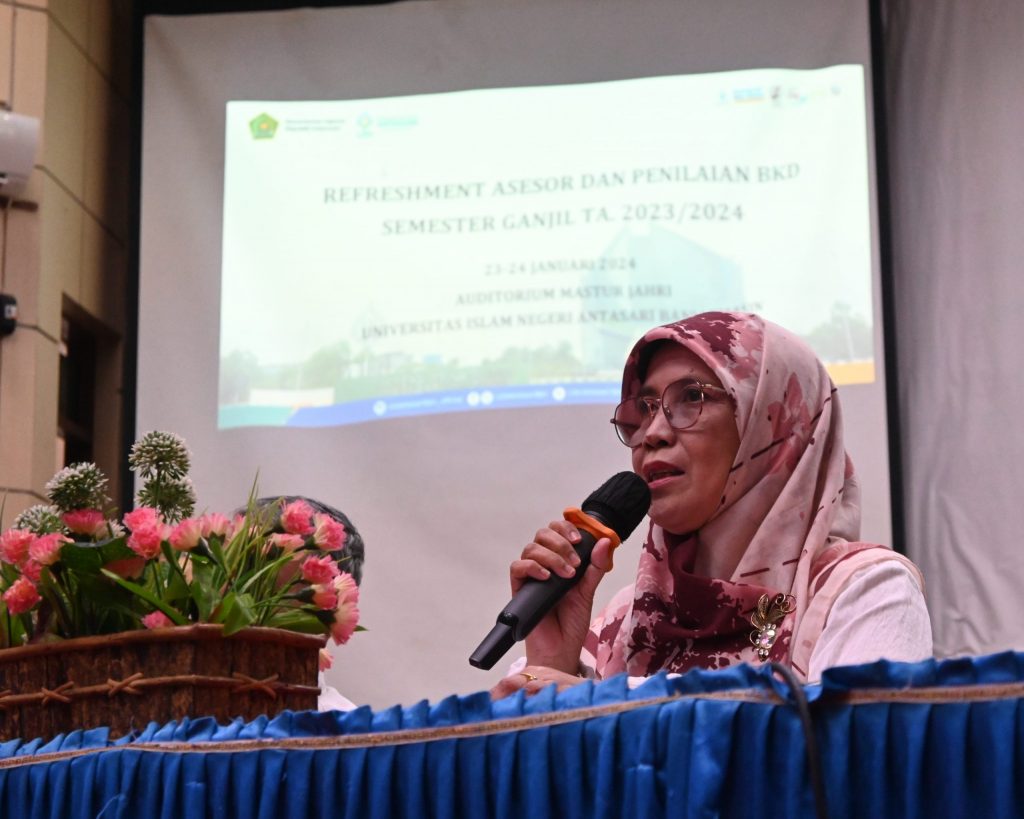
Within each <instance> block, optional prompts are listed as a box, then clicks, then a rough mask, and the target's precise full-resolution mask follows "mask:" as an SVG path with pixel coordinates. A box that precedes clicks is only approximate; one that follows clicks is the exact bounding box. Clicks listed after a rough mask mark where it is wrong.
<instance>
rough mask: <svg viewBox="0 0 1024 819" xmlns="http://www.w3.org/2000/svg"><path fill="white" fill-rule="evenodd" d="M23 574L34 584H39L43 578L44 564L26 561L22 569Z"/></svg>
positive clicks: (36, 561)
mask: <svg viewBox="0 0 1024 819" xmlns="http://www.w3.org/2000/svg"><path fill="white" fill-rule="evenodd" d="M21 573H22V575H24V576H25V577H27V578H28V579H29V580H31V581H32V582H33V583H38V582H39V578H40V577H42V576H43V564H42V563H40V562H39V561H38V560H31V559H29V560H26V561H25V563H24V564H23V565H22V567H21Z"/></svg>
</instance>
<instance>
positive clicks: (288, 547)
mask: <svg viewBox="0 0 1024 819" xmlns="http://www.w3.org/2000/svg"><path fill="white" fill-rule="evenodd" d="M270 545H271V546H277V547H278V548H279V549H283V550H284V551H286V552H295V551H297V550H299V549H301V548H302V547H303V546H305V545H306V540H305V538H303V537H302V535H285V534H282V533H281V532H274V534H272V535H271V536H270Z"/></svg>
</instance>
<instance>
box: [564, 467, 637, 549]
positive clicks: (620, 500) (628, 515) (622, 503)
mask: <svg viewBox="0 0 1024 819" xmlns="http://www.w3.org/2000/svg"><path fill="white" fill-rule="evenodd" d="M581 508H582V509H583V511H584V512H585V513H586V514H588V515H592V516H594V517H595V518H597V519H598V520H599V521H601V523H603V524H604V525H605V526H607V527H609V528H610V529H613V530H614V531H615V534H617V535H618V536H619V539H620V540H625V539H626V538H627V537H629V536H630V535H631V534H633V530H634V529H636V527H637V525H638V524H639V523H640V521H642V520H643V519H644V515H646V514H647V510H648V509H650V508H651V490H650V489H648V488H647V482H646V481H644V479H643V478H641V477H640V476H639V475H637V474H636V473H635V472H620V473H619V474H618V475H612V476H611V477H610V478H609V479H608V480H606V481H605V482H604V483H603V484H601V486H599V487H598V488H597V489H595V490H594V491H593V492H591V493H590V496H589V497H588V498H587V499H586V500H585V501H583V506H582V507H581Z"/></svg>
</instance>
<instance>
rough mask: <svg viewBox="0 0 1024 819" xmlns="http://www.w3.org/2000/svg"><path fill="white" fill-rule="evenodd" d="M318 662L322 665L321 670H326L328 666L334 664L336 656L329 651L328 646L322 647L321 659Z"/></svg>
mask: <svg viewBox="0 0 1024 819" xmlns="http://www.w3.org/2000/svg"><path fill="white" fill-rule="evenodd" d="M318 662H319V665H320V670H321V671H326V670H327V669H328V668H330V667H331V666H332V665H334V657H332V656H331V652H329V651H328V650H327V649H326V648H321V649H320V659H319V661H318Z"/></svg>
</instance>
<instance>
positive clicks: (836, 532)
mask: <svg viewBox="0 0 1024 819" xmlns="http://www.w3.org/2000/svg"><path fill="white" fill-rule="evenodd" d="M622 398H623V401H622V403H621V404H620V405H619V406H618V407H617V408H616V410H615V417H614V418H613V419H612V423H613V425H614V426H615V430H616V433H617V434H618V436H619V439H620V440H621V441H622V442H623V443H624V444H626V445H627V446H628V447H629V448H630V451H631V453H632V463H633V470H634V471H635V472H636V473H637V474H638V475H640V476H641V477H642V478H643V479H644V480H645V481H646V482H647V484H648V486H649V488H650V490H651V497H652V502H651V508H650V512H649V517H650V520H651V526H650V530H649V532H648V535H647V538H646V542H645V543H644V547H643V550H642V553H641V557H640V563H639V566H638V568H637V575H636V581H635V583H634V584H633V585H631V586H629V587H627V588H625V589H623V590H622V591H620V592H619V593H618V594H617V595H615V597H614V598H613V599H612V600H611V602H610V603H609V604H608V605H607V606H606V607H605V609H604V610H603V611H602V612H601V613H600V614H599V615H598V616H597V617H596V618H595V619H594V620H593V622H591V616H592V615H591V609H592V604H593V597H594V591H595V589H596V588H597V584H598V583H599V582H600V580H601V579H602V577H603V576H604V574H605V572H607V571H608V570H609V569H610V568H611V554H610V544H609V543H608V541H599V542H598V544H597V545H596V546H595V549H594V552H593V555H592V563H591V566H590V567H588V568H587V570H586V572H585V574H584V576H583V577H582V578H581V580H580V582H579V583H577V584H576V585H575V586H574V587H573V588H572V589H571V590H570V592H569V593H567V594H566V595H565V597H564V598H563V599H562V600H561V602H560V603H559V605H558V606H557V607H556V608H555V609H553V610H552V611H551V612H550V613H549V614H548V615H547V617H545V619H544V620H543V621H542V622H541V623H540V624H538V626H537V627H536V628H535V629H534V630H533V631H532V632H531V633H530V635H529V637H527V640H526V653H527V656H526V665H525V667H523V668H521V669H515V673H512V674H510V676H509V677H507V678H506V679H505V680H503V681H502V682H501V683H499V684H498V686H496V688H495V690H494V694H495V696H504V695H507V694H508V693H511V691H513V690H515V689H517V688H523V687H525V688H526V689H527V691H529V692H531V693H532V692H535V691H537V690H540V688H542V687H544V686H546V685H548V684H549V683H551V682H555V683H557V684H558V685H559V686H560V687H565V686H567V685H572V684H574V683H577V682H579V681H580V677H581V676H592V675H593V676H596V677H598V678H604V677H609V676H612V675H614V674H618V673H620V672H627V673H628V674H630V675H631V676H639V677H645V676H649V675H651V674H654V673H656V672H658V671H660V670H666V671H671V672H683V671H687V670H690V669H692V668H705V669H716V668H724V667H726V666H730V665H734V664H737V663H743V662H747V663H755V664H756V663H761V662H781V663H785V664H786V665H789V666H790V667H791V668H792V669H793V671H794V672H795V673H796V674H797V676H798V677H799V678H800V679H802V680H805V681H815V680H817V679H818V678H819V677H820V676H821V672H822V671H823V670H824V669H825V668H829V667H832V666H835V665H851V664H858V663H863V662H869V661H872V660H876V659H879V658H881V657H886V658H888V659H893V660H919V659H923V658H925V657H928V656H930V655H931V652H932V637H931V625H930V622H929V619H928V612H927V608H926V607H925V603H924V594H923V589H924V583H923V581H922V578H921V575H920V572H918V570H917V568H916V567H915V566H914V565H913V563H911V562H910V561H909V560H907V559H906V558H904V557H902V556H900V555H898V554H896V553H894V552H893V551H892V550H891V549H889V548H888V547H886V546H882V545H879V544H874V543H864V542H861V541H860V540H859V533H860V497H859V489H858V485H857V481H856V478H855V476H854V471H853V465H852V463H851V461H850V459H849V458H848V456H847V454H846V449H845V447H844V443H843V427H842V413H841V409H840V404H839V398H838V394H837V392H836V389H835V387H834V386H833V385H832V382H831V379H830V378H829V376H828V373H827V372H826V370H825V367H824V365H823V364H822V363H821V362H820V361H819V360H818V358H817V357H816V356H815V355H814V353H813V352H811V350H810V349H809V348H808V347H807V346H806V345H805V344H804V343H803V342H802V341H800V340H799V339H798V338H796V337H795V336H794V335H793V334H791V333H789V332H787V331H786V330H784V329H782V328H781V327H779V326H777V325H775V324H772V323H771V322H768V321H765V320H764V319H762V318H761V317H759V316H756V315H753V314H743V313H702V314H700V315H697V316H693V317H691V318H688V319H684V320H682V321H679V322H676V323H674V324H668V325H665V326H662V327H656V328H654V329H653V330H650V331H649V332H648V333H646V334H645V335H644V337H643V338H641V339H640V341H638V342H637V344H636V346H635V347H634V348H633V350H632V352H631V353H630V355H629V357H628V359H627V361H626V366H625V371H624V373H623V381H622ZM578 540H579V534H578V532H577V530H576V529H575V527H574V526H573V525H572V524H570V523H568V522H567V521H564V520H562V521H554V522H552V523H551V524H550V525H549V526H548V527H546V528H544V529H541V530H539V531H538V532H537V534H536V536H535V538H534V541H533V542H532V543H530V544H528V545H527V546H526V547H525V548H524V549H523V552H522V556H521V557H520V559H519V560H516V561H514V562H513V563H512V566H511V570H510V574H511V579H512V587H513V591H516V590H517V589H518V588H519V587H520V586H521V585H522V584H523V582H524V581H525V580H526V578H530V577H532V578H537V579H544V578H545V577H547V576H549V573H550V572H555V573H557V574H559V575H562V576H565V577H571V576H572V575H573V574H574V572H575V566H576V565H577V564H578V558H576V555H575V551H574V550H573V548H572V546H573V543H575V542H577V541H578Z"/></svg>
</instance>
